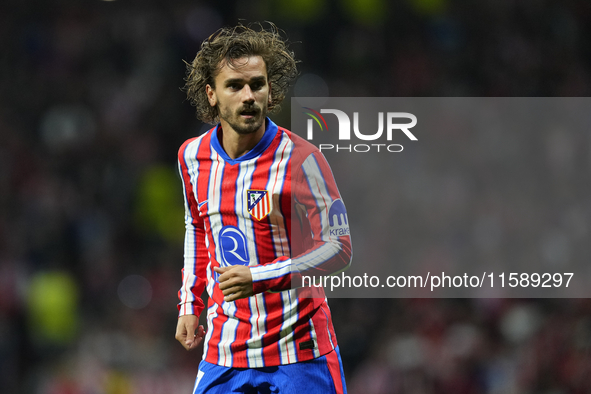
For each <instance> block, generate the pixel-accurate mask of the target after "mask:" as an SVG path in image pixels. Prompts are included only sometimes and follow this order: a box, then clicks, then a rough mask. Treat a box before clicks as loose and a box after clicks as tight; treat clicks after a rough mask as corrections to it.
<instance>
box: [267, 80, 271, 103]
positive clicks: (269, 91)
mask: <svg viewBox="0 0 591 394" xmlns="http://www.w3.org/2000/svg"><path fill="white" fill-rule="evenodd" d="M268 101H269V102H268V103H267V104H269V105H271V82H269V99H268Z"/></svg>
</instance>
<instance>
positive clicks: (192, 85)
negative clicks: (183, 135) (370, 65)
mask: <svg viewBox="0 0 591 394" xmlns="http://www.w3.org/2000/svg"><path fill="white" fill-rule="evenodd" d="M268 24H269V26H270V28H269V29H265V28H264V27H263V26H262V25H261V24H260V23H257V24H255V25H254V27H256V28H257V30H255V29H253V28H252V27H251V26H253V25H249V26H244V25H242V24H239V25H238V26H236V27H232V28H227V27H225V28H222V29H219V30H218V31H216V32H215V33H213V34H212V35H211V36H209V38H207V39H205V41H203V43H202V44H201V49H200V50H199V52H198V53H197V56H195V59H194V60H193V62H192V63H187V62H185V64H186V65H187V75H186V78H185V86H184V87H183V90H184V91H185V92H186V93H187V98H188V100H189V101H190V102H191V104H192V105H193V106H195V107H196V110H197V118H198V119H200V120H201V121H203V122H206V123H211V124H215V123H217V122H219V113H218V108H217V106H215V107H212V106H211V105H210V104H209V101H208V99H207V94H206V91H205V87H206V86H207V85H208V84H209V85H210V86H211V87H214V88H215V84H214V82H215V77H216V75H217V74H218V73H219V71H220V70H221V68H222V67H223V66H224V65H225V64H228V66H229V67H232V64H233V61H234V60H235V59H239V58H242V57H249V56H261V57H262V58H263V60H264V62H265V65H266V67H267V80H268V81H269V83H270V84H271V103H270V104H269V107H268V109H269V112H271V113H273V112H276V111H278V110H279V109H280V103H281V102H282V101H283V99H284V98H285V95H286V93H287V89H288V88H289V85H290V84H291V82H292V81H293V80H294V79H295V77H296V76H297V74H298V72H297V67H296V63H297V61H296V60H295V57H294V53H293V52H292V51H290V50H289V49H288V47H287V46H288V43H287V40H284V39H283V38H282V37H281V35H280V30H279V29H278V28H277V27H276V26H275V25H274V24H273V23H271V22H268Z"/></svg>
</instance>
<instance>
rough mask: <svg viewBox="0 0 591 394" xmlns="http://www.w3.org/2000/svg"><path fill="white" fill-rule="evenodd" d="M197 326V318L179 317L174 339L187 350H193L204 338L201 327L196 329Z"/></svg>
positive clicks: (192, 316) (191, 316) (189, 316)
mask: <svg viewBox="0 0 591 394" xmlns="http://www.w3.org/2000/svg"><path fill="white" fill-rule="evenodd" d="M198 324H199V317H198V316H195V315H183V316H180V317H179V320H178V322H177V325H176V335H175V338H176V340H177V341H179V342H180V343H181V345H183V347H184V348H185V349H187V350H193V349H195V348H196V347H197V345H199V344H200V343H201V341H202V340H203V338H204V337H205V330H204V329H203V326H199V327H197V325H198ZM195 330H197V333H195Z"/></svg>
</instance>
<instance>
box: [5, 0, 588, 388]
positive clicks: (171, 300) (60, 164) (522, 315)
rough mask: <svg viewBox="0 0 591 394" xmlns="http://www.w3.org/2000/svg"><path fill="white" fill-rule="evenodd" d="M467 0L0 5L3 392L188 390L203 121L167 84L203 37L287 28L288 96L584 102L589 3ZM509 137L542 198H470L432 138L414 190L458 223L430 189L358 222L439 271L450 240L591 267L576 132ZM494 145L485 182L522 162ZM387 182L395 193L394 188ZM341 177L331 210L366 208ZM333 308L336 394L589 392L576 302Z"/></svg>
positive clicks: (478, 193)
mask: <svg viewBox="0 0 591 394" xmlns="http://www.w3.org/2000/svg"><path fill="white" fill-rule="evenodd" d="M475 3H476V2H468V1H459V0H458V1H451V0H404V1H395V2H390V1H386V0H314V1H312V0H295V1H292V0H290V1H288V0H277V1H271V0H256V1H251V2H242V1H237V0H234V1H232V0H223V1H216V2H213V1H212V2H197V1H180V0H170V1H167V2H157V1H147V0H143V1H139V0H135V1H132V0H117V1H110V2H107V1H98V0H97V1H74V0H61V1H60V0H55V1H40V0H38V1H34V0H28V1H22V2H19V1H15V0H7V1H3V2H2V5H0V48H1V50H0V81H1V83H0V387H1V391H2V392H3V393H43V394H82V393H84V394H87V393H93V394H94V393H97V394H99V393H105V394H128V393H141V394H150V393H188V392H190V390H191V387H192V385H193V382H194V378H195V375H196V370H197V364H198V361H199V354H198V353H197V352H193V353H187V352H185V351H184V350H183V349H182V347H181V346H180V345H179V344H178V343H176V341H175V340H174V331H175V325H176V308H175V304H176V302H177V300H176V291H177V289H178V286H179V283H180V268H181V265H182V246H181V245H182V235H183V234H182V232H183V226H182V215H183V213H182V200H181V193H180V192H181V187H180V183H179V181H178V179H177V175H176V174H175V172H176V167H175V160H176V151H177V149H178V147H179V146H180V144H181V143H182V142H183V141H184V140H185V139H187V138H189V137H191V136H194V135H196V134H198V133H200V132H202V131H203V130H204V127H203V125H202V124H201V123H199V122H198V121H197V120H195V118H194V112H193V108H192V107H190V105H189V104H188V103H187V102H185V101H184V96H183V93H182V92H181V91H180V90H179V87H180V86H182V84H183V81H182V78H183V76H184V64H183V63H182V59H185V60H190V59H192V57H193V56H194V54H195V52H196V51H197V50H198V46H199V43H200V42H201V41H202V40H203V39H204V38H205V37H206V36H207V35H209V34H210V33H211V32H212V31H214V30H216V29H217V28H218V27H221V26H222V25H234V24H236V22H237V21H238V20H239V19H243V20H244V21H245V22H250V21H256V20H261V21H262V20H271V21H274V22H275V23H276V24H277V25H278V26H279V27H281V28H282V29H284V30H285V31H287V33H288V36H289V38H290V40H291V41H293V42H295V44H294V45H293V49H294V50H295V52H296V54H297V56H298V57H299V58H300V59H301V60H302V63H301V67H300V68H301V73H302V77H301V80H300V82H299V83H298V84H297V85H296V86H295V87H294V89H293V91H295V93H296V94H298V95H300V96H303V95H319V96H322V95H330V96H343V97H346V96H403V97H404V96H588V95H589V93H590V91H591V74H590V71H591V70H590V65H591V46H590V45H589V42H590V39H591V5H590V4H589V3H588V2H587V1H586V0H567V1H560V2H559V1H543V0H526V1H519V2H516V1H510V0H487V1H479V2H478V3H477V4H475ZM298 42H301V43H298ZM293 91H292V95H293V94H294V93H293ZM284 108H285V109H286V110H285V111H284V112H282V113H281V114H279V115H277V116H274V119H275V120H276V121H277V123H279V124H282V125H285V126H289V119H290V117H289V103H286V105H284ZM523 137H524V138H527V139H528V140H531V143H532V148H531V150H528V151H527V152H528V153H527V154H528V155H530V156H528V160H527V161H525V162H527V163H531V165H532V166H534V168H537V171H538V172H539V175H540V179H546V178H547V177H550V178H551V182H552V185H554V188H553V190H551V191H548V192H543V193H540V192H539V190H538V189H536V188H535V187H533V188H531V190H530V189H528V190H521V189H519V188H516V189H515V190H514V194H510V195H500V196H499V195H495V194H494V191H490V190H478V189H476V190H472V192H471V193H469V194H468V197H469V198H466V193H465V190H466V185H463V184H462V181H461V180H462V179H466V178H469V175H470V174H469V173H468V171H469V166H466V165H462V166H458V165H457V161H455V160H456V159H457V158H458V157H461V158H464V160H470V158H471V157H473V155H472V154H473V152H466V151H463V150H462V148H463V147H465V145H463V144H462V143H461V138H462V136H458V135H454V134H453V133H445V134H442V135H438V136H435V137H434V138H440V139H441V143H442V146H444V147H446V148H447V149H446V150H444V149H442V150H441V151H437V152H432V155H433V156H428V157H423V158H422V159H421V160H425V161H426V162H425V167H424V168H425V171H424V172H423V175H424V176H423V177H419V178H418V179H419V180H418V182H419V185H418V186H417V187H419V189H421V187H422V188H423V189H422V190H428V189H429V184H428V182H429V180H432V179H434V178H435V179H442V181H443V182H446V185H447V186H448V187H447V188H446V190H449V193H447V194H446V195H445V198H446V207H447V211H445V212H444V214H445V215H447V216H446V218H449V217H455V216H457V218H458V219H457V220H456V221H452V223H453V225H452V226H451V227H449V228H441V226H440V225H439V223H440V221H438V218H437V217H428V216H426V215H420V214H418V213H421V212H425V207H423V206H422V205H421V204H429V200H428V199H426V200H425V199H423V200H421V199H418V200H412V199H410V198H405V196H404V190H397V191H396V193H398V194H396V196H397V197H399V198H397V199H395V200H394V202H393V204H392V206H391V207H389V208H388V209H389V210H386V208H385V207H380V209H384V212H383V215H382V217H383V218H384V220H382V221H381V222H380V223H378V224H373V223H370V224H368V223H363V225H381V226H383V227H384V234H386V236H387V234H389V232H390V231H391V232H392V234H400V233H401V232H402V231H401V229H412V230H413V231H414V234H416V236H422V237H428V239H429V240H430V248H428V250H423V251H421V252H422V253H423V254H422V258H424V259H433V260H434V261H438V260H445V259H450V258H454V257H455V255H454V250H455V248H456V247H457V243H458V242H462V239H464V240H465V239H468V240H469V242H468V244H469V245H470V246H469V248H471V250H472V256H476V257H481V258H487V259H491V261H493V260H494V259H497V258H508V257H510V258H520V259H532V260H534V261H535V260H536V259H548V260H556V261H560V260H561V259H580V258H588V257H589V246H588V245H587V242H585V240H586V239H588V238H589V235H590V228H589V223H590V220H589V219H591V205H590V204H591V203H590V201H591V200H590V199H589V198H588V196H589V193H588V191H589V190H588V188H589V186H587V184H588V183H589V181H588V179H589V175H590V170H591V153H590V150H591V138H590V137H589V136H588V135H586V136H573V135H569V134H560V133H554V134H552V133H551V134H548V133H545V134H542V135H538V134H536V133H535V132H530V134H529V135H525V136H523ZM495 144H496V145H495ZM500 145H502V144H499V141H498V139H497V138H495V136H494V135H491V136H490V138H489V139H485V140H483V141H482V152H484V156H482V155H481V154H482V152H480V153H479V155H481V156H480V157H481V158H482V157H483V158H482V160H480V161H478V165H480V166H485V167H486V166H490V168H491V170H490V173H488V176H490V177H496V176H497V177H498V176H507V172H506V171H504V172H500V171H498V169H499V168H501V167H503V165H506V166H507V167H510V166H511V164H512V163H511V160H516V161H517V162H519V163H523V162H524V161H523V158H521V159H520V158H513V159H511V156H510V155H509V156H507V155H505V154H503V150H502V149H501V150H497V149H494V148H495V147H499V146H500ZM437 155H440V156H437ZM346 157H347V156H346V155H344V156H343V159H346ZM432 161H437V162H439V163H446V164H447V165H445V166H443V167H439V168H437V169H435V168H433V167H430V166H429V165H428V164H429V162H432ZM463 163H464V164H465V162H463ZM331 164H332V165H333V166H339V165H341V164H340V163H338V162H336V163H335V162H332V163H331ZM343 165H344V163H343ZM397 174H399V176H400V177H402V178H403V177H404V171H397ZM415 175H416V174H415ZM377 181H382V180H379V179H377V178H376V182H377ZM388 181H391V183H390V185H394V186H391V189H392V190H396V187H395V185H396V184H401V185H403V184H404V182H399V181H400V179H394V180H388ZM337 182H338V183H339V186H340V188H341V192H342V194H343V196H344V197H345V199H346V200H345V201H346V202H347V204H355V203H356V201H363V200H364V199H365V197H366V196H363V190H362V189H360V188H356V187H355V185H349V184H347V182H346V180H343V179H340V180H339V179H337ZM421 182H424V184H422V185H421V184H420V183H421ZM533 185H534V186H535V185H536V183H535V182H534V183H533ZM393 193H394V191H393ZM586 197H587V198H586ZM507 198H518V199H522V200H523V204H522V206H523V208H524V212H525V214H524V213H523V212H517V213H514V212H506V211H504V210H503V204H502V201H503V200H504V199H507ZM565 202H566V203H565ZM368 209H370V208H368ZM515 214H517V215H515ZM445 222H446V223H449V220H446V221H445ZM352 231H353V234H355V229H353V230H352ZM524 234H529V236H524ZM423 241H424V238H423ZM357 242H362V241H358V240H356V239H355V238H354V243H357ZM392 242H393V243H394V244H396V238H395V237H393V241H392ZM423 243H424V242H423ZM516 243H519V251H520V255H519V256H514V255H513V254H512V252H513V251H514V250H516V249H515V248H516ZM394 248H395V249H394V250H395V251H396V256H392V259H393V261H395V259H396V258H405V256H408V255H410V254H412V253H416V251H415V250H414V249H413V238H412V237H409V238H407V239H404V240H403V242H402V240H401V242H400V243H399V244H396V245H395V246H394ZM362 261H363V256H359V255H356V256H355V257H354V264H360V263H362ZM330 306H331V308H332V310H333V314H334V320H335V326H336V330H337V334H338V338H339V343H340V347H341V352H342V356H343V362H344V366H345V372H346V375H347V383H348V386H349V392H350V393H352V394H355V393H367V394H378V393H449V392H453V393H457V394H462V393H534V392H535V393H548V394H550V393H552V394H559V393H587V392H591V379H589V374H590V372H591V359H590V353H589V351H590V346H591V319H590V317H591V302H590V301H589V300H588V299H583V300H523V299H506V300H503V299H501V300H491V299H375V300H366V299H334V300H331V301H330Z"/></svg>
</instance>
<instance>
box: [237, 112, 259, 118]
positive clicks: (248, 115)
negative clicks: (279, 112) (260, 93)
mask: <svg viewBox="0 0 591 394" xmlns="http://www.w3.org/2000/svg"><path fill="white" fill-rule="evenodd" d="M257 114H258V111H256V110H245V111H242V112H240V116H242V117H243V118H247V119H250V118H253V117H255V116H256V115H257Z"/></svg>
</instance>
